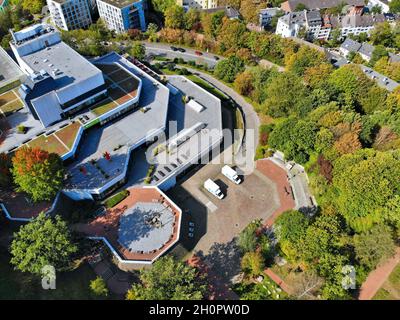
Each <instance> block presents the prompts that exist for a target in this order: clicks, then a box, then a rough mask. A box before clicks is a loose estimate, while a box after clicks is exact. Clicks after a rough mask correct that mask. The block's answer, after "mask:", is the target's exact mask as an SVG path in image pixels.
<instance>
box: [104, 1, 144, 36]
mask: <svg viewBox="0 0 400 320" xmlns="http://www.w3.org/2000/svg"><path fill="white" fill-rule="evenodd" d="M146 6H147V3H146V0H97V8H98V10H99V16H100V18H102V19H103V20H104V22H105V23H106V25H107V26H108V28H109V29H110V30H114V31H116V32H118V33H119V32H124V31H127V30H129V29H140V30H142V31H145V30H146V28H147V26H146V18H145V10H146Z"/></svg>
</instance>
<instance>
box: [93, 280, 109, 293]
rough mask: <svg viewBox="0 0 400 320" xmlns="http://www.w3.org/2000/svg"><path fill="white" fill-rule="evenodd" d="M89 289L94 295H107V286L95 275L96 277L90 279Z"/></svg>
mask: <svg viewBox="0 0 400 320" xmlns="http://www.w3.org/2000/svg"><path fill="white" fill-rule="evenodd" d="M90 290H91V291H92V292H93V294H94V295H96V296H103V297H107V296H108V288H107V285H106V282H105V281H104V279H103V278H102V277H97V278H96V279H94V280H92V281H90Z"/></svg>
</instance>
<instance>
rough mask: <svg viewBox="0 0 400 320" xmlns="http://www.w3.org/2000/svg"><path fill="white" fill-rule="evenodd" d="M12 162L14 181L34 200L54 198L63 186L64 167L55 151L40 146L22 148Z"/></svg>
mask: <svg viewBox="0 0 400 320" xmlns="http://www.w3.org/2000/svg"><path fill="white" fill-rule="evenodd" d="M12 163H13V167H12V169H11V171H12V174H13V176H14V182H15V183H16V184H17V185H18V187H19V190H21V191H24V192H26V193H28V194H29V195H31V196H32V199H33V200H34V201H41V200H48V201H50V200H52V199H53V198H54V197H55V195H56V194H57V192H58V191H59V190H60V189H61V188H62V186H63V180H64V167H63V164H62V160H61V159H60V157H59V156H58V155H57V154H55V153H48V152H46V151H44V150H41V149H39V148H33V149H31V148H20V149H18V150H17V151H16V152H15V155H14V157H13V159H12Z"/></svg>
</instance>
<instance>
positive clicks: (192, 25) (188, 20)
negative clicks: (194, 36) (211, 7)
mask: <svg viewBox="0 0 400 320" xmlns="http://www.w3.org/2000/svg"><path fill="white" fill-rule="evenodd" d="M199 23H200V11H199V10H197V9H194V8H190V9H189V10H188V12H186V15H185V29H186V30H192V29H197V26H198V25H199Z"/></svg>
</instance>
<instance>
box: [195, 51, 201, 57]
mask: <svg viewBox="0 0 400 320" xmlns="http://www.w3.org/2000/svg"><path fill="white" fill-rule="evenodd" d="M194 53H195V54H196V55H198V56H202V55H203V52H201V51H197V50H196V51H195V52H194Z"/></svg>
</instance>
